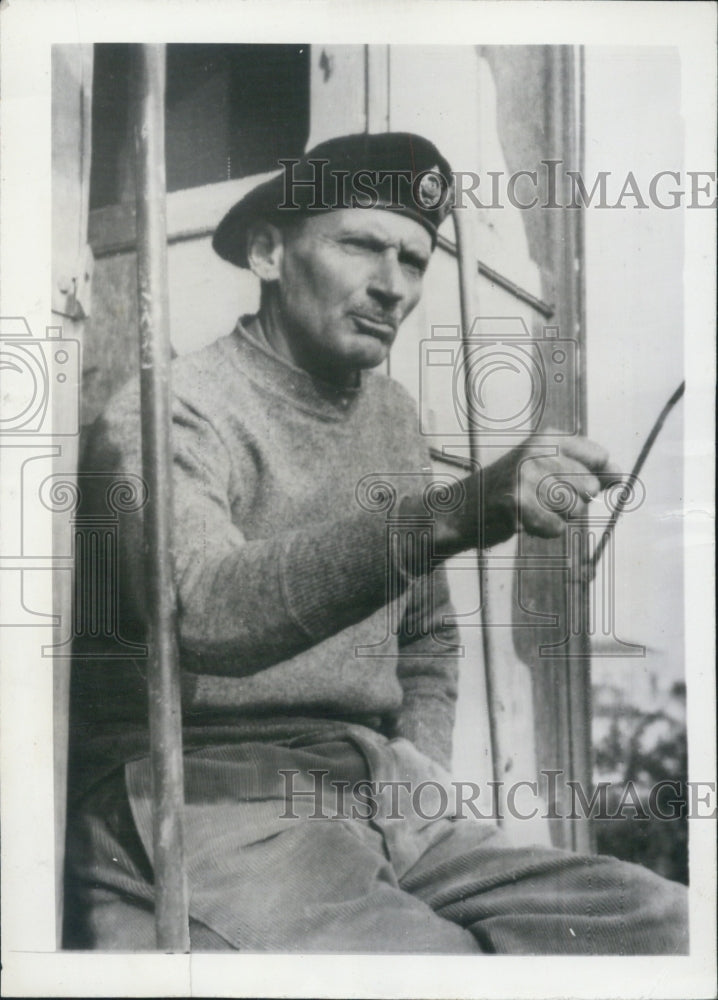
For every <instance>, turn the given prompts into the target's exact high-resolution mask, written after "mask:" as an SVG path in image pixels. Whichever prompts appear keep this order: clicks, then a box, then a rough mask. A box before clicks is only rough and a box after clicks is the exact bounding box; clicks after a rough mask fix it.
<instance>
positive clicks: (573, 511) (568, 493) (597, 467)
mask: <svg viewBox="0 0 718 1000" xmlns="http://www.w3.org/2000/svg"><path fill="white" fill-rule="evenodd" d="M540 448H541V446H540V445H536V446H535V447H531V446H529V447H528V448H526V449H525V450H524V451H523V455H522V458H521V459H520V469H519V475H518V508H519V509H518V520H519V523H520V524H521V525H522V527H523V528H524V530H525V531H527V532H528V533H529V534H532V535H537V536H539V537H541V538H554V537H556V536H558V535H560V534H561V533H562V532H563V530H564V527H565V525H566V522H567V521H568V520H569V519H570V518H572V517H574V518H575V517H577V516H578V517H580V516H582V515H583V514H584V513H585V507H586V504H588V503H590V501H591V500H593V499H594V497H597V496H598V495H599V494H600V492H601V491H602V490H604V489H606V488H608V487H609V486H611V485H612V484H614V483H616V482H617V481H620V480H621V478H622V476H621V474H620V473H619V471H618V469H617V468H616V466H615V465H614V464H613V463H612V462H611V461H610V459H609V457H608V453H607V451H606V449H605V448H603V447H602V446H601V445H599V444H597V443H596V442H595V441H590V440H588V439H587V438H567V439H565V440H562V441H561V442H560V446H559V449H558V454H555V455H545V454H544V455H541V452H540Z"/></svg>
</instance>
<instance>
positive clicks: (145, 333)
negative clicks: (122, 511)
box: [132, 45, 189, 951]
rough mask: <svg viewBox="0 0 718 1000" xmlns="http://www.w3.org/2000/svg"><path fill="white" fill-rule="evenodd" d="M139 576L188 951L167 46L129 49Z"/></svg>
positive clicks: (158, 868) (157, 747) (178, 932)
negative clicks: (141, 496) (140, 481)
mask: <svg viewBox="0 0 718 1000" xmlns="http://www.w3.org/2000/svg"><path fill="white" fill-rule="evenodd" d="M132 79H133V86H134V132H135V162H136V178H137V192H136V193H137V276H138V292H139V328H140V393H141V407H142V474H143V477H144V480H145V483H146V485H147V490H148V501H147V505H146V507H145V512H144V514H145V516H144V545H145V560H146V562H145V577H146V581H147V592H146V596H147V602H148V621H149V635H148V645H149V649H150V662H149V669H148V696H149V726H150V757H151V763H152V791H153V841H154V871H155V926H156V929H157V947H158V948H159V949H160V950H162V951H189V930H188V910H187V907H188V903H187V885H186V879H185V873H184V858H183V843H182V811H183V767H182V722H181V708H180V689H179V668H178V660H177V638H176V636H177V632H176V596H175V585H174V572H173V557H172V516H173V507H172V442H171V413H170V371H169V366H170V342H169V324H168V312H169V306H168V292H167V225H166V208H165V128H164V103H165V102H164V92H165V47H164V46H163V45H136V46H133V62H132Z"/></svg>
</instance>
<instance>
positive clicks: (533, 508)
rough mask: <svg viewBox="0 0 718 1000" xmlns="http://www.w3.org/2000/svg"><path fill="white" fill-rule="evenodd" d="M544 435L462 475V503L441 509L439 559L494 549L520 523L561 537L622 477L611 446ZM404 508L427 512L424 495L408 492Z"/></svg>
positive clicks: (436, 536) (542, 534) (408, 511)
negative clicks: (574, 519)
mask: <svg viewBox="0 0 718 1000" xmlns="http://www.w3.org/2000/svg"><path fill="white" fill-rule="evenodd" d="M540 440H541V443H537V442H536V441H535V439H534V438H533V437H530V438H527V439H526V441H524V442H523V444H521V445H519V446H518V447H516V448H514V449H512V450H511V451H510V452H508V453H507V454H506V455H503V456H502V457H501V458H500V459H498V461H496V462H494V463H493V465H489V466H487V467H486V468H485V469H482V470H481V471H480V472H476V473H473V474H472V475H470V476H467V477H466V478H465V479H463V480H461V483H460V485H459V489H460V491H461V499H460V501H459V502H457V503H456V504H455V505H453V506H452V509H451V510H450V511H447V512H446V513H440V514H435V522H434V547H433V554H434V556H438V557H440V558H449V557H450V556H452V555H455V554H456V553H457V552H462V551H464V550H465V549H471V548H475V547H477V546H478V548H480V549H484V548H490V547H491V546H492V545H497V544H498V543H499V542H504V541H506V540H507V539H508V538H511V536H512V535H513V534H514V533H515V532H516V531H517V530H518V529H519V528H521V529H523V530H524V531H526V532H528V533H529V534H530V535H537V536H538V537H540V538H555V537H556V536H557V535H560V534H561V532H562V531H563V530H564V528H565V525H566V521H567V520H568V519H569V517H570V516H571V515H572V514H573V515H574V516H575V514H576V512H577V511H578V512H580V509H581V508H582V507H585V506H586V504H588V503H589V502H590V501H591V500H592V499H593V498H594V497H595V496H597V495H598V494H599V493H600V492H601V490H605V489H607V488H608V487H609V486H611V485H613V484H615V483H617V482H619V481H620V480H621V474H620V473H619V472H618V470H617V469H616V468H615V467H614V466H613V465H612V464H611V462H610V461H609V458H608V453H607V452H606V450H605V449H604V448H602V447H601V446H600V445H598V444H596V443H595V442H594V441H589V440H588V439H587V438H581V437H574V438H561V437H559V436H558V435H556V436H555V437H553V438H552V437H551V431H544V432H543V433H542V434H541V439H540ZM556 441H558V442H559V443H558V444H556ZM457 499H458V498H457ZM449 506H451V505H449ZM402 512H403V513H404V514H405V515H409V514H411V513H415V514H416V515H417V516H422V515H423V516H425V508H424V506H423V502H422V500H421V498H420V497H405V498H404V500H403V501H402Z"/></svg>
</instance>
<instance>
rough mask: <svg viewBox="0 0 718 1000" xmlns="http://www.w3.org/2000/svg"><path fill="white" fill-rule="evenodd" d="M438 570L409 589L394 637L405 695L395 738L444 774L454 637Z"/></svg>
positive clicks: (454, 676)
mask: <svg viewBox="0 0 718 1000" xmlns="http://www.w3.org/2000/svg"><path fill="white" fill-rule="evenodd" d="M453 611H454V609H453V606H452V604H451V600H450V595H449V587H448V581H447V578H446V571H445V569H444V567H443V566H439V567H437V568H436V569H435V570H434V571H433V572H432V573H430V574H428V575H426V576H423V577H421V578H420V579H418V580H417V581H415V582H414V583H413V584H412V586H411V591H410V594H409V598H408V604H407V610H406V613H405V615H404V620H403V622H402V627H401V631H400V633H399V660H398V671H397V672H398V676H399V680H400V682H401V686H402V689H403V692H404V697H403V704H402V707H401V710H400V712H399V715H398V717H397V719H396V722H395V735H397V736H404V737H406V738H407V739H409V740H411V741H412V743H414V745H415V746H416V747H417V748H418V749H419V750H421V751H422V752H423V753H425V754H426V755H427V756H428V757H431V758H432V760H435V761H437V762H438V763H439V764H441V765H442V766H443V767H445V768H447V769H448V768H449V767H450V764H451V748H452V738H453V731H454V718H455V713H456V697H457V680H458V662H459V660H458V657H459V653H460V647H459V645H458V631H457V629H456V626H455V625H453V624H450V623H448V621H447V619H448V618H449V617H450V616H451V615H452V614H453Z"/></svg>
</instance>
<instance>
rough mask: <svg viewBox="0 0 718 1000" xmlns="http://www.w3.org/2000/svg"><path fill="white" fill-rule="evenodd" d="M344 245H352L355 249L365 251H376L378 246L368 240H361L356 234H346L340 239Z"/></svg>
mask: <svg viewBox="0 0 718 1000" xmlns="http://www.w3.org/2000/svg"><path fill="white" fill-rule="evenodd" d="M342 243H343V244H344V246H348V247H354V248H356V249H357V250H365V251H366V252H367V253H369V252H371V251H373V250H374V251H376V250H378V249H379V247H377V246H374V244H372V243H371V242H370V241H369V240H363V239H361V238H360V237H358V236H347V237H346V238H345V239H343V240H342Z"/></svg>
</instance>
